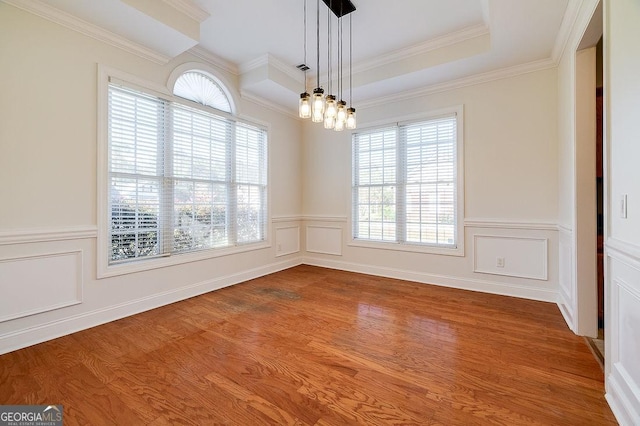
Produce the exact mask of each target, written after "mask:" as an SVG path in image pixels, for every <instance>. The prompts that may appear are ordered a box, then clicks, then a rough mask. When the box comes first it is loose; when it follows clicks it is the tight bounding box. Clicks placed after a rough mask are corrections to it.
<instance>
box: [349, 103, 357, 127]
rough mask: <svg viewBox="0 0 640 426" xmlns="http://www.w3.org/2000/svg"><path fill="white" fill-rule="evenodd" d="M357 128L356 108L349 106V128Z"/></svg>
mask: <svg viewBox="0 0 640 426" xmlns="http://www.w3.org/2000/svg"><path fill="white" fill-rule="evenodd" d="M355 128H356V109H355V108H347V129H355Z"/></svg>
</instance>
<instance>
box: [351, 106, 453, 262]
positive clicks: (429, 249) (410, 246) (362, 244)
mask: <svg viewBox="0 0 640 426" xmlns="http://www.w3.org/2000/svg"><path fill="white" fill-rule="evenodd" d="M451 114H456V116H457V120H456V137H457V140H456V160H457V161H456V168H457V170H456V183H457V194H456V195H457V197H456V208H457V214H456V224H455V228H456V234H457V237H458V241H457V244H456V247H438V246H432V245H427V244H415V243H408V242H403V243H399V242H396V241H371V240H361V239H355V238H354V234H353V227H354V217H353V170H352V167H353V141H352V140H351V141H350V143H351V144H352V145H351V146H350V149H349V169H350V170H351V173H349V191H348V197H349V202H348V206H349V214H348V220H349V228H350V231H349V232H350V235H349V241H348V242H347V246H349V247H359V248H369V249H376V250H389V251H400V252H413V253H425V254H436V255H446V256H459V257H463V256H464V255H465V250H464V248H465V233H464V214H465V213H464V212H465V210H464V199H465V195H464V105H457V106H453V107H449V108H442V109H438V110H433V111H429V112H427V113H426V114H425V113H421V114H412V115H406V116H401V117H397V118H395V119H394V118H392V119H388V120H381V121H376V122H371V123H365V124H364V125H363V126H359V129H358V131H357V132H363V131H365V132H366V131H370V130H376V129H383V128H385V127H390V126H400V125H405V124H410V123H415V122H418V121H426V120H433V119H437V118H440V117H443V116H446V115H451ZM354 133H356V132H354Z"/></svg>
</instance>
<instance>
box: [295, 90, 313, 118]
mask: <svg viewBox="0 0 640 426" xmlns="http://www.w3.org/2000/svg"><path fill="white" fill-rule="evenodd" d="M298 115H299V116H300V118H311V95H309V94H308V93H307V92H304V93H301V94H300V103H299V104H298Z"/></svg>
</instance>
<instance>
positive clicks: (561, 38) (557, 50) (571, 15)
mask: <svg viewBox="0 0 640 426" xmlns="http://www.w3.org/2000/svg"><path fill="white" fill-rule="evenodd" d="M582 3H583V0H569V3H568V4H567V9H566V10H565V12H564V17H563V18H562V24H560V30H559V31H558V36H557V37H556V43H555V45H554V46H553V50H552V51H551V58H552V59H553V60H554V61H555V62H556V63H559V62H560V59H562V55H563V54H564V51H565V49H566V48H567V45H568V44H569V39H570V38H571V33H572V31H573V28H574V27H575V25H576V23H577V21H578V16H579V12H580V8H581V6H582Z"/></svg>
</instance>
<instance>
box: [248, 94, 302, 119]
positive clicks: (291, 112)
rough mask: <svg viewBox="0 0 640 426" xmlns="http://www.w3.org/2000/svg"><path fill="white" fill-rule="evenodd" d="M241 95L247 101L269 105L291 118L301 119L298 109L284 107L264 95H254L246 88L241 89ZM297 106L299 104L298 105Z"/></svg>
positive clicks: (264, 105) (268, 106)
mask: <svg viewBox="0 0 640 426" xmlns="http://www.w3.org/2000/svg"><path fill="white" fill-rule="evenodd" d="M240 96H241V97H242V99H245V100H247V101H250V102H253V103H254V104H257V105H260V106H263V107H267V108H269V109H272V110H275V111H277V112H279V113H281V114H284V115H286V116H288V117H291V118H295V119H300V117H298V111H297V110H295V111H294V110H292V109H291V108H286V107H283V106H282V105H280V104H277V103H275V102H271V101H269V100H267V99H265V98H263V97H262V96H256V95H253V94H251V93H249V92H247V91H245V90H240ZM296 106H297V105H296Z"/></svg>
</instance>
